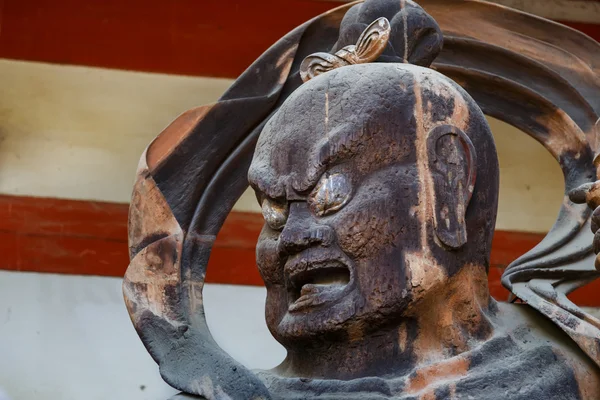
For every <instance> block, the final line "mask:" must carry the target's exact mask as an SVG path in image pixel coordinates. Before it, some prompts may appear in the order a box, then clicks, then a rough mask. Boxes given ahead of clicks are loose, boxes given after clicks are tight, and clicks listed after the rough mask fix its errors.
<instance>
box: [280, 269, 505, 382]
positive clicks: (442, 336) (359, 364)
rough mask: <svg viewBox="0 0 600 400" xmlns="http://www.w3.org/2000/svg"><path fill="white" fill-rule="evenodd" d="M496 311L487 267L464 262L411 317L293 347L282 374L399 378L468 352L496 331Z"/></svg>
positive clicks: (336, 377)
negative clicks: (353, 335)
mask: <svg viewBox="0 0 600 400" xmlns="http://www.w3.org/2000/svg"><path fill="white" fill-rule="evenodd" d="M493 309H495V303H494V301H493V300H492V299H491V298H490V295H489V290H488V286H487V274H486V272H485V269H484V268H483V267H481V268H480V267H474V266H465V267H464V268H462V270H461V272H459V273H458V274H456V275H455V276H454V277H452V278H450V281H449V282H447V283H446V284H445V285H443V289H442V288H436V289H435V290H434V291H433V293H431V295H429V296H428V297H426V298H425V299H423V301H421V302H420V304H416V305H414V306H413V307H412V308H411V309H410V310H409V316H408V317H406V318H402V319H401V321H400V322H399V323H398V324H395V325H393V326H391V327H387V328H385V329H380V330H378V331H376V332H374V333H371V334H369V335H365V336H363V337H361V339H360V340H355V341H340V342H329V343H327V346H326V347H322V346H319V347H314V348H313V347H303V348H301V349H292V350H289V351H288V356H287V358H286V360H285V361H284V363H283V364H282V365H281V366H279V367H278V368H277V372H278V373H279V374H281V375H284V376H296V377H306V378H321V379H341V380H350V379H357V378H362V377H368V376H380V377H392V376H394V377H399V376H403V375H406V374H408V373H409V372H410V371H412V370H414V369H415V368H418V367H420V366H424V365H427V364H431V363H435V362H441V361H444V360H447V359H450V358H452V357H455V356H457V355H459V354H461V353H463V352H465V351H469V350H470V349H471V348H472V347H473V346H474V345H477V344H478V343H480V342H481V341H483V340H485V339H487V338H489V337H490V336H491V335H492V333H493V332H492V331H493V329H492V325H491V323H490V320H489V317H490V316H491V314H492V311H491V310H493Z"/></svg>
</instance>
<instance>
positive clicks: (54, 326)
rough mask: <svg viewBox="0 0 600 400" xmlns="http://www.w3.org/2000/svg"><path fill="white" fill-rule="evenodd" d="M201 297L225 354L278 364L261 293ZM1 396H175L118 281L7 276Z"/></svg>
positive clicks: (1, 288)
mask: <svg viewBox="0 0 600 400" xmlns="http://www.w3.org/2000/svg"><path fill="white" fill-rule="evenodd" d="M204 296H205V308H206V314H207V319H208V325H209V327H210V329H211V331H212V332H213V334H214V336H215V339H216V340H217V342H218V343H219V344H220V345H221V346H222V347H223V348H224V349H225V350H226V351H227V352H229V354H231V355H232V356H233V357H234V358H236V359H237V360H238V361H240V362H241V363H242V364H244V365H246V366H248V367H250V368H260V369H265V368H271V367H274V366H275V365H277V364H278V363H279V362H281V361H282V360H283V358H284V357H285V351H284V349H283V347H281V346H280V345H279V343H277V342H276V341H275V340H274V339H273V338H272V337H271V335H270V333H269V332H268V330H267V327H266V324H265V321H264V303H265V289H264V288H259V287H248V286H235V287H232V286H228V285H211V284H207V285H206V287H205V289H204ZM142 387H143V390H142ZM0 388H1V389H0V391H1V390H4V391H5V392H6V394H7V395H8V396H9V398H10V399H11V400H81V399H86V400H107V399H127V400H161V399H165V400H166V399H167V398H168V397H170V396H171V395H172V394H174V393H176V391H175V390H174V389H172V388H170V387H169V386H168V385H167V384H166V383H164V382H163V381H162V379H161V378H160V375H159V373H158V366H157V365H156V364H155V363H154V361H153V360H152V359H151V358H150V356H149V355H148V353H147V352H146V349H145V348H144V346H143V345H142V342H141V341H140V340H139V338H138V336H137V334H136V332H135V330H134V329H133V326H132V324H131V321H130V319H129V316H128V315H127V311H126V309H125V304H124V302H123V296H122V294H121V279H118V278H100V277H80V276H67V275H53V274H34V273H19V272H6V271H0ZM1 399H2V395H1V394H0V400H1Z"/></svg>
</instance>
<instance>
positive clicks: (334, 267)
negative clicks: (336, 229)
mask: <svg viewBox="0 0 600 400" xmlns="http://www.w3.org/2000/svg"><path fill="white" fill-rule="evenodd" d="M315 252H316V251H315V250H314V249H313V250H312V251H310V252H307V251H304V252H302V253H299V254H297V255H295V256H293V257H291V258H290V259H288V261H287V262H286V263H285V267H284V274H285V278H286V283H287V286H288V288H291V289H296V290H300V289H301V288H302V286H303V285H305V284H307V283H312V282H313V280H314V278H315V277H318V276H319V275H322V274H332V273H338V272H345V273H348V277H349V280H348V283H350V282H351V281H352V278H353V275H354V273H353V271H352V268H350V262H349V261H348V260H346V257H343V256H341V255H339V254H320V255H318V254H315ZM336 253H337V252H336ZM346 271H347V272H346Z"/></svg>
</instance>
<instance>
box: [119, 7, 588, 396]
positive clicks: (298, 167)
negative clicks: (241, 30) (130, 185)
mask: <svg viewBox="0 0 600 400" xmlns="http://www.w3.org/2000/svg"><path fill="white" fill-rule="evenodd" d="M421 5H422V6H423V8H421V7H420V6H419V5H417V4H416V3H414V2H412V1H409V0H406V1H391V0H367V1H365V2H364V3H362V2H359V3H357V4H351V5H348V6H343V7H340V8H338V9H336V10H333V11H331V12H329V13H327V14H324V15H322V16H319V17H317V18H315V19H314V20H312V21H309V22H307V23H306V24H305V25H302V26H301V27H299V28H297V29H296V30H294V31H293V32H291V33H290V34H289V35H287V36H286V37H285V38H283V39H282V40H281V41H280V42H278V43H277V44H276V45H275V46H274V47H272V48H271V49H270V50H269V51H267V52H266V53H265V54H264V55H263V56H262V57H261V58H260V59H258V60H257V62H256V63H255V64H254V65H253V66H251V67H250V68H249V69H248V70H247V71H246V72H245V73H244V74H243V75H242V76H241V77H240V78H239V79H238V80H237V81H236V83H234V85H233V86H232V88H231V89H230V90H229V91H228V92H227V93H226V94H225V95H224V96H223V97H222V98H221V100H220V101H219V102H218V103H216V104H215V105H213V106H207V107H201V108H198V109H194V110H190V111H188V112H187V113H185V114H183V115H182V116H180V117H179V118H178V119H177V120H175V121H174V122H173V123H172V124H171V125H170V126H169V127H168V128H167V129H166V130H165V131H164V132H163V133H161V135H159V137H158V138H157V139H155V141H154V142H153V143H151V144H150V146H149V147H148V148H147V150H146V152H145V153H144V155H143V156H142V159H141V161H140V167H139V171H138V180H137V183H136V187H135V190H134V195H133V199H132V206H131V212H130V249H131V258H132V261H131V265H130V267H129V269H128V271H127V274H126V276H125V282H124V292H125V298H126V303H127V306H128V309H129V312H130V314H131V316H132V320H133V322H134V326H135V327H136V329H137V331H138V333H139V334H140V337H141V338H142V341H143V342H144V344H145V345H146V347H147V348H148V350H149V352H150V354H151V355H152V356H153V357H154V359H155V360H156V361H157V363H158V364H159V365H160V370H161V374H162V376H163V378H164V379H165V380H166V381H167V382H168V383H169V384H171V385H172V386H174V387H176V388H178V389H180V390H182V391H183V392H185V393H188V395H184V394H182V395H179V396H178V397H184V396H185V397H188V396H201V398H206V399H269V398H272V399H309V398H318V399H398V400H400V399H421V400H442V399H454V398H456V399H468V398H473V399H489V400H492V399H499V398H502V399H528V400H534V399H540V400H541V399H595V398H600V370H599V367H598V365H599V364H600V353H599V351H600V321H598V320H596V319H595V318H593V317H592V316H590V315H588V314H586V313H585V312H583V311H582V310H581V309H579V308H578V307H577V306H576V305H575V304H573V303H571V302H570V301H569V300H568V298H567V297H566V295H567V294H568V293H569V292H571V291H572V290H575V289H576V288H578V287H580V286H582V285H584V284H586V283H589V282H590V281H591V280H593V279H595V278H597V276H598V274H599V273H598V271H597V270H596V269H595V267H594V257H595V256H594V250H596V252H597V251H598V250H599V249H600V246H596V247H597V248H596V249H594V248H593V247H592V234H591V233H590V229H589V228H590V216H591V210H590V208H588V205H589V206H590V207H591V208H595V207H597V206H598V205H599V204H600V202H599V201H597V198H598V197H600V195H599V194H598V193H600V189H598V187H600V186H599V185H596V184H595V183H594V182H595V180H596V179H597V178H596V177H597V175H596V166H595V164H594V155H595V154H596V153H597V152H598V148H597V145H598V144H597V143H598V142H597V141H596V136H597V135H599V134H600V132H598V125H597V121H598V116H599V114H600V96H598V93H600V83H599V79H598V75H599V71H598V68H600V67H599V65H600V59H599V58H598V57H600V52H599V51H598V50H599V49H600V46H599V45H598V44H597V43H595V42H593V41H592V40H591V39H589V38H586V37H585V36H583V35H580V34H578V33H577V32H575V31H571V30H568V29H567V28H564V27H562V26H560V25H556V24H553V23H551V22H549V21H545V20H541V19H537V18H534V17H532V16H528V15H525V14H522V13H519V12H517V11H514V10H510V9H504V8H500V7H499V6H495V5H492V4H488V3H483V2H475V1H468V0H464V1H458V0H456V1H441V0H440V1H435V0H425V1H422V2H421ZM500 10H501V11H502V18H497V17H495V15H496V16H497V15H498V12H499V11H500ZM434 18H435V20H434ZM436 20H437V22H436ZM438 23H439V25H438ZM557 31H560V32H558V33H560V35H557ZM559 38H560V39H559ZM442 43H443V45H442ZM562 48H564V50H562ZM575 61H576V62H575ZM432 62H433V65H431V63H432ZM266 65H269V66H270V69H271V71H272V73H271V74H266V75H265V74H264V72H261V71H265V70H266V69H265V68H264V66H266ZM484 113H485V114H488V115H492V116H494V117H497V118H500V119H502V120H504V121H506V122H508V123H510V124H512V125H514V126H516V127H518V128H520V129H521V130H523V131H524V132H526V133H527V134H529V135H531V136H533V137H534V138H536V139H537V140H538V141H540V142H541V143H542V144H543V145H544V146H545V147H546V148H547V149H548V151H550V153H551V154H552V155H553V156H554V157H555V158H556V159H557V161H558V162H559V163H560V165H561V167H562V169H563V171H564V173H565V203H564V205H563V207H562V209H561V212H560V215H559V218H558V220H557V223H556V224H555V226H554V227H553V229H552V230H551V232H550V233H549V234H548V236H547V237H546V239H545V240H544V241H543V242H542V243H541V244H540V245H539V246H538V247H536V248H535V249H533V250H532V251H531V252H529V253H527V254H525V255H524V256H523V257H521V258H520V259H518V260H516V261H515V262H514V263H513V264H511V266H509V268H507V270H506V272H505V274H504V276H503V283H504V284H505V286H506V287H507V288H508V289H509V290H511V292H512V293H513V298H512V299H511V300H512V301H513V303H497V302H496V301H494V300H493V299H491V297H490V295H489V290H488V287H487V272H488V268H489V257H490V249H491V241H492V236H493V232H494V226H495V216H496V211H497V201H498V173H499V169H498V159H497V155H496V150H495V146H494V141H493V138H492V135H491V132H490V128H489V126H488V124H487V122H486V120H485V117H484ZM248 181H249V183H250V185H251V186H252V188H253V189H254V190H255V192H256V194H257V199H258V201H259V202H260V204H261V207H262V210H263V214H264V217H265V226H264V228H263V230H262V233H261V235H260V238H259V242H258V244H257V264H258V268H259V270H260V273H261V275H262V277H263V280H264V282H265V285H266V287H267V305H266V320H267V325H268V327H269V329H270V331H271V333H272V334H273V336H274V337H275V338H276V339H277V340H278V341H279V342H280V343H282V344H283V345H284V346H285V348H286V349H287V351H288V355H287V357H286V359H285V361H284V362H283V363H282V364H281V365H280V366H278V367H277V368H275V369H273V370H270V371H258V372H256V373H252V372H250V371H248V370H247V369H246V368H244V367H243V366H242V365H240V364H239V363H237V362H236V361H235V360H233V359H232V358H231V357H229V356H228V355H227V354H226V353H225V352H223V350H221V349H220V348H219V347H218V346H217V344H216V343H215V342H214V340H213V338H212V336H211V335H210V332H209V330H208V328H207V325H206V321H205V317H204V310H203V306H202V286H203V283H204V276H205V273H206V265H207V262H208V258H209V256H210V250H211V246H212V243H213V242H214V239H215V237H216V234H217V232H218V230H219V228H220V226H221V224H222V223H223V221H224V219H225V217H226V215H227V213H228V212H229V210H230V209H231V207H232V206H233V204H234V202H235V200H236V199H237V198H238V197H239V196H240V195H241V193H242V192H243V190H244V189H245V188H246V187H247V184H248ZM568 195H570V198H569V196H568ZM586 202H587V203H588V205H586V204H578V203H586ZM594 215H600V211H597V212H595V213H594ZM598 220H600V218H598V217H597V216H595V217H592V218H591V223H592V229H593V231H594V232H596V231H598V226H599V224H598ZM596 236H597V237H600V234H596ZM596 242H598V243H600V239H597V240H596ZM515 300H519V301H515ZM514 303H518V304H514ZM523 303H526V304H523Z"/></svg>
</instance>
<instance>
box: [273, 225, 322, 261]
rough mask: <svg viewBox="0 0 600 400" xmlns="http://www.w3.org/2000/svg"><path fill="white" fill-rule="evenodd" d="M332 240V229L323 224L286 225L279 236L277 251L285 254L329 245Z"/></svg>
mask: <svg viewBox="0 0 600 400" xmlns="http://www.w3.org/2000/svg"><path fill="white" fill-rule="evenodd" d="M332 241H333V230H332V229H331V228H330V227H329V226H325V225H312V226H308V227H304V228H303V227H300V226H289V225H288V226H286V227H285V228H284V230H283V231H282V232H281V235H280V236H279V244H278V246H279V252H280V253H285V254H294V253H298V252H300V251H302V250H304V249H306V248H308V247H311V246H315V245H321V246H325V247H327V246H329V245H330V244H331V243H332Z"/></svg>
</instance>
